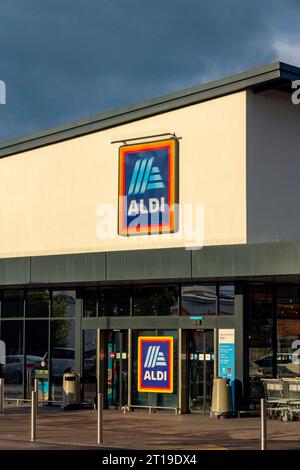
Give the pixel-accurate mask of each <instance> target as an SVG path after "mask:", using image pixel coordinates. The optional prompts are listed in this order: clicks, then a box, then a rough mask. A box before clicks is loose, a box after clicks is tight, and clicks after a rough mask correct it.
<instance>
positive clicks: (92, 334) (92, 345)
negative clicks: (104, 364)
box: [83, 330, 97, 402]
mask: <svg viewBox="0 0 300 470" xmlns="http://www.w3.org/2000/svg"><path fill="white" fill-rule="evenodd" d="M96 335H97V333H96V330H84V333H83V384H84V385H83V387H84V400H85V401H92V402H94V401H95V399H96V394H97V388H96V384H97V380H96V366H97V364H96V363H97V345H96V343H97V338H96Z"/></svg>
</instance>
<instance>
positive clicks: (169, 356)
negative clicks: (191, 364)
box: [138, 336, 173, 393]
mask: <svg viewBox="0 0 300 470" xmlns="http://www.w3.org/2000/svg"><path fill="white" fill-rule="evenodd" d="M138 391H139V392H156V393H173V337H172V336H140V337H139V338H138Z"/></svg>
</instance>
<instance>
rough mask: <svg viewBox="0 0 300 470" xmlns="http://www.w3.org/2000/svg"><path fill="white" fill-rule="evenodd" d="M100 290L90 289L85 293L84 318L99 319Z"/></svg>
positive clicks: (85, 290)
mask: <svg viewBox="0 0 300 470" xmlns="http://www.w3.org/2000/svg"><path fill="white" fill-rule="evenodd" d="M98 293H99V291H98V289H97V288H96V287H95V288H90V289H84V291H83V316H84V317H97V315H98V313H97V312H98Z"/></svg>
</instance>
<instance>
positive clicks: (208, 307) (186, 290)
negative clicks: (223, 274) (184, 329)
mask: <svg viewBox="0 0 300 470" xmlns="http://www.w3.org/2000/svg"><path fill="white" fill-rule="evenodd" d="M216 312H217V291H216V286H215V285H210V286H209V285H202V286H200V285H199V286H198V285H193V286H184V287H182V288H181V315H186V316H190V315H216Z"/></svg>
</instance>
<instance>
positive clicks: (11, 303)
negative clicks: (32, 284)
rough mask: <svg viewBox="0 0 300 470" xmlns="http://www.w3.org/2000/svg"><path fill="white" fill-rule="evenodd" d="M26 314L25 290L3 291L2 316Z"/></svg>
mask: <svg viewBox="0 0 300 470" xmlns="http://www.w3.org/2000/svg"><path fill="white" fill-rule="evenodd" d="M23 314H24V292H23V291H22V290H7V291H3V293H2V302H1V317H2V318H9V317H10V318H11V317H22V316H23Z"/></svg>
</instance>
